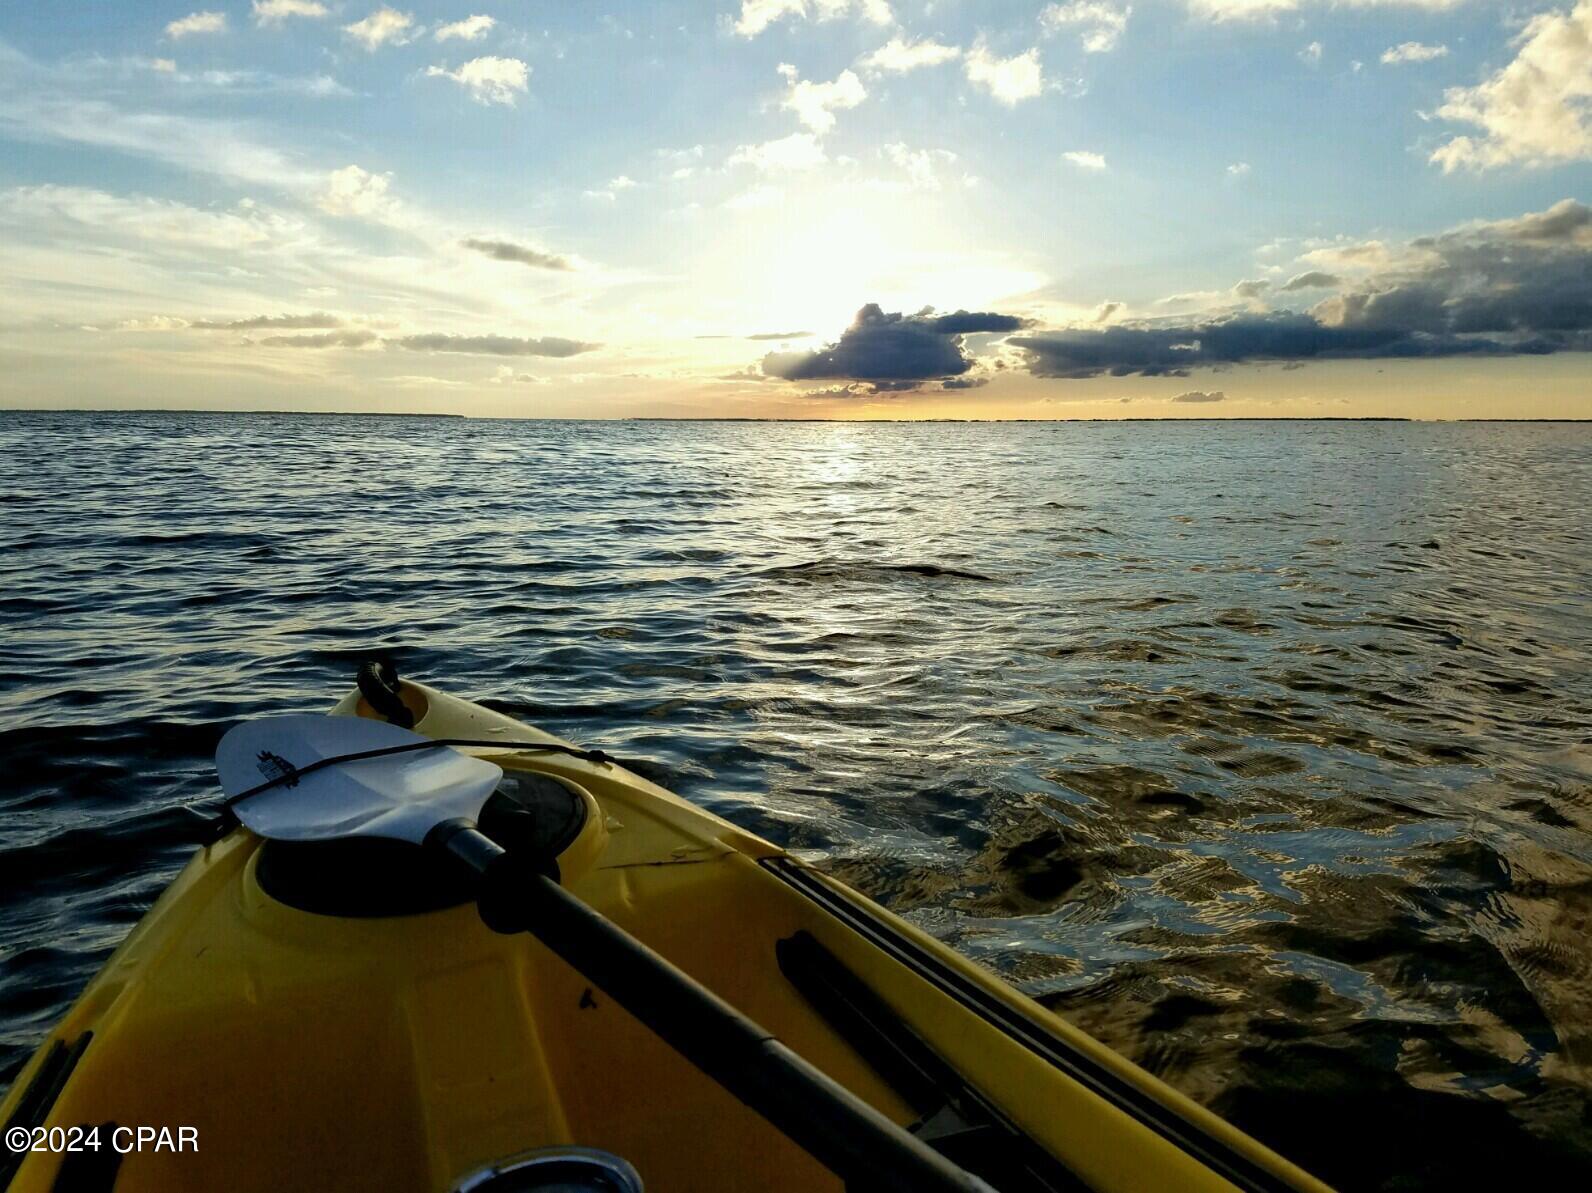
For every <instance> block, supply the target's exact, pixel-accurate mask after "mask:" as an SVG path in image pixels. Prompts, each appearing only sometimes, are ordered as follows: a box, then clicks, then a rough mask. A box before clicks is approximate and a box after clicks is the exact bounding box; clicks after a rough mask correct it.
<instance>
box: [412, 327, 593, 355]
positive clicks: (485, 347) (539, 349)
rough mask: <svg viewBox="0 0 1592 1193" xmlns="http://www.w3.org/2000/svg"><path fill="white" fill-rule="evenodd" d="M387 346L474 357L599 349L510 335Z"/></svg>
mask: <svg viewBox="0 0 1592 1193" xmlns="http://www.w3.org/2000/svg"><path fill="white" fill-rule="evenodd" d="M387 343H389V344H392V345H395V346H396V347H399V348H407V349H408V350H409V351H411V352H464V353H470V354H473V355H476V356H575V355H578V354H579V353H582V352H590V351H592V350H593V349H595V348H598V347H600V346H601V345H599V344H588V343H586V342H585V341H583V340H566V339H563V338H562V337H560V336H543V337H542V338H541V339H532V340H522V339H516V338H515V337H513V336H450V335H444V334H442V333H441V332H430V333H428V334H425V335H414V336H399V337H397V338H396V339H391V340H388V341H387Z"/></svg>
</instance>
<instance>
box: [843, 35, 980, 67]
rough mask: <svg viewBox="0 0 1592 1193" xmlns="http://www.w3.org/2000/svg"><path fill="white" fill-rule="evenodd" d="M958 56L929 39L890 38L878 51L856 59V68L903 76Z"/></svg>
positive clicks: (957, 52) (953, 50) (957, 50)
mask: <svg viewBox="0 0 1592 1193" xmlns="http://www.w3.org/2000/svg"><path fill="white" fill-rule="evenodd" d="M961 56H962V51H961V50H960V49H958V48H957V47H956V46H947V45H941V44H940V43H939V42H937V41H931V40H928V39H925V40H923V41H912V40H911V39H910V38H901V37H892V38H891V39H890V40H889V41H887V42H885V43H884V45H882V46H880V47H879V48H878V49H877V50H874V51H873V52H872V53H869V54H864V55H863V56H862V57H861V58H859V59H857V65H858V66H860V67H862V68H863V69H864V70H873V71H879V72H881V73H883V74H892V75H904V74H906V73H907V72H908V71H913V70H919V69H921V68H922V67H925V66H939V65H941V64H942V63H946V62H950V61H951V60H952V59H955V58H960V57H961Z"/></svg>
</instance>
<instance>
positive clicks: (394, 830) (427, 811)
mask: <svg viewBox="0 0 1592 1193" xmlns="http://www.w3.org/2000/svg"><path fill="white" fill-rule="evenodd" d="M425 740H426V739H425V738H424V737H422V736H420V734H418V733H411V732H410V731H409V730H407V729H400V728H398V726H396V725H389V724H387V723H386V722H385V721H373V720H370V719H369V718H367V717H322V716H297V717H267V718H265V719H262V720H258V721H245V722H244V723H243V724H241V725H235V726H233V728H232V729H230V730H228V731H227V735H226V736H225V737H223V738H222V739H221V744H220V745H219V746H217V747H216V769H217V771H219V772H220V774H221V787H222V790H224V791H225V792H226V793H227V794H228V795H229V796H232V795H237V794H239V793H241V792H244V791H248V790H249V789H250V788H252V787H258V786H259V785H260V784H261V783H263V782H265V781H266V780H268V779H274V778H276V777H277V776H278V775H281V774H284V773H287V772H288V770H289V769H290V768H291V769H292V770H295V771H298V770H303V769H304V768H305V767H306V766H309V765H310V764H311V763H313V762H319V761H320V760H321V759H323V758H336V757H339V756H341V755H343V754H357V753H361V752H363V751H366V750H381V749H386V748H388V747H391V746H401V745H406V744H410V743H414V742H423V741H425ZM502 778H503V770H502V768H501V767H498V766H495V765H493V764H492V763H490V762H487V761H485V760H483V759H480V758H474V757H471V756H470V755H468V754H461V753H459V751H457V750H453V749H449V748H447V747H445V746H437V747H433V748H431V749H426V750H413V751H409V752H406V753H402V754H390V755H387V756H386V757H382V758H366V759H362V760H360V761H358V762H339V763H335V764H333V765H331V766H328V767H325V768H323V769H322V770H318V771H316V772H315V773H314V774H309V775H302V776H298V777H296V778H292V779H289V780H287V781H286V782H283V783H279V784H277V785H276V786H275V787H268V788H266V789H265V790H264V791H261V792H259V793H258V794H256V795H251V796H249V797H248V798H246V799H243V800H240V801H239V802H238V803H237V804H235V805H233V809H232V810H233V814H234V815H236V816H237V818H238V819H239V820H240V821H242V822H243V823H244V824H245V825H246V826H248V828H249V829H250V830H251V831H252V832H254V833H257V834H258V835H259V836H262V837H270V838H274V839H276V840H278V841H331V840H337V839H340V838H345V837H387V838H390V839H393V840H398V841H411V842H413V843H414V844H416V845H419V844H421V843H422V842H423V841H424V839H425V836H426V833H428V832H429V831H431V829H432V827H433V826H435V825H437V824H439V823H441V822H442V821H444V820H450V819H452V818H453V817H455V816H465V817H468V818H469V819H471V820H474V819H475V818H476V817H477V816H478V815H479V814H480V811H481V807H482V805H483V804H485V803H486V800H487V797H488V796H489V795H491V794H492V792H493V791H494V790H495V789H496V788H497V785H498V782H499V780H501V779H502Z"/></svg>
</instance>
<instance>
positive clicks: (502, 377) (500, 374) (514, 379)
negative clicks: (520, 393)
mask: <svg viewBox="0 0 1592 1193" xmlns="http://www.w3.org/2000/svg"><path fill="white" fill-rule="evenodd" d="M549 380H550V378H547V377H538V376H536V374H534V373H516V372H515V371H514V369H513V367H512V366H510V365H499V366H498V367H497V369H496V371H495V372H494V373H493V374H492V376H490V377H488V378H487V381H489V382H490V383H491V384H493V385H546V384H548V382H549Z"/></svg>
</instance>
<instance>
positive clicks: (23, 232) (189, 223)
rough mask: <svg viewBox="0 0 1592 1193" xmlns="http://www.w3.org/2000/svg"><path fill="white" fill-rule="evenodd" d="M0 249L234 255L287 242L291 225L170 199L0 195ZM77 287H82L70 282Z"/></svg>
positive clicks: (82, 191) (30, 192)
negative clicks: (134, 247) (114, 247)
mask: <svg viewBox="0 0 1592 1193" xmlns="http://www.w3.org/2000/svg"><path fill="white" fill-rule="evenodd" d="M0 224H6V225H10V226H11V227H12V228H13V229H14V231H10V232H7V233H5V234H3V235H0V243H7V244H20V243H27V242H41V241H51V242H54V243H59V244H62V245H71V246H73V247H74V248H82V247H83V246H85V245H86V244H88V243H90V242H99V243H101V244H103V243H106V242H109V243H114V244H119V245H122V246H125V245H127V244H128V243H129V242H131V243H134V244H141V245H144V246H151V247H153V248H155V249H156V250H157V251H158V250H162V249H165V250H172V251H176V252H189V251H197V252H201V253H206V254H216V253H225V254H229V255H230V254H235V253H238V252H241V251H246V250H249V249H256V248H264V247H265V246H268V245H272V244H280V243H281V242H283V241H286V240H291V239H293V238H294V237H296V236H297V235H298V233H299V228H298V226H297V224H296V222H295V221H291V220H288V219H285V218H283V217H280V216H276V215H271V214H267V213H265V212H262V211H260V210H258V209H257V208H253V207H243V206H240V207H239V208H237V209H236V210H233V211H215V210H210V209H208V208H198V207H191V206H189V205H187V204H185V203H180V202H177V201H175V200H172V199H156V198H151V197H149V196H145V195H113V194H110V193H108V192H106V191H101V190H96V189H93V188H91V187H77V186H56V185H52V184H48V183H47V184H44V185H41V186H20V187H14V188H12V189H10V190H6V191H0ZM77 280H79V281H81V280H82V279H77Z"/></svg>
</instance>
